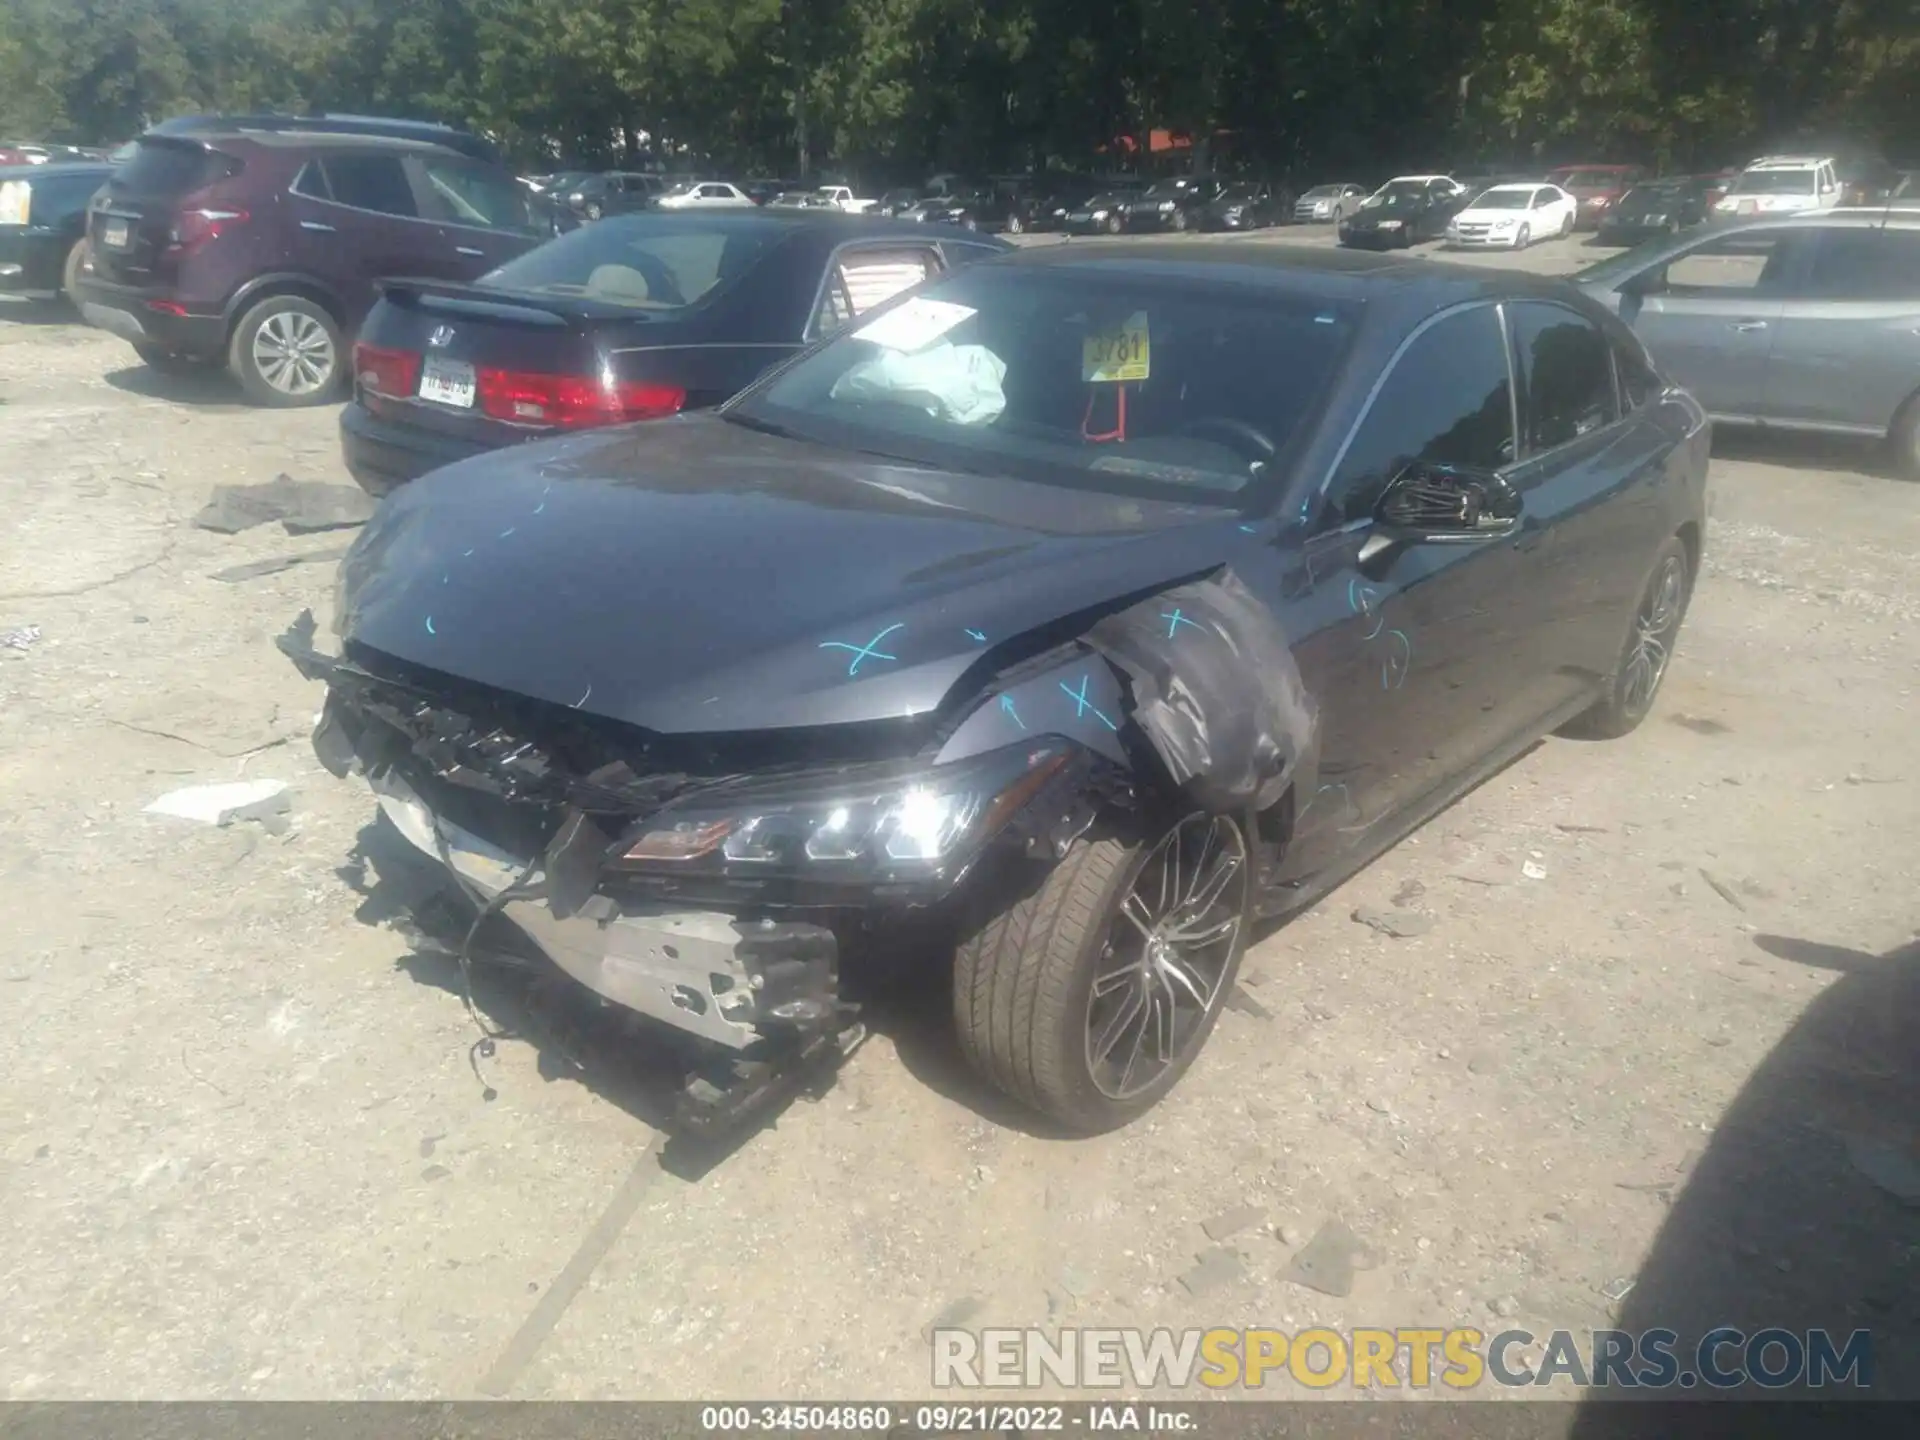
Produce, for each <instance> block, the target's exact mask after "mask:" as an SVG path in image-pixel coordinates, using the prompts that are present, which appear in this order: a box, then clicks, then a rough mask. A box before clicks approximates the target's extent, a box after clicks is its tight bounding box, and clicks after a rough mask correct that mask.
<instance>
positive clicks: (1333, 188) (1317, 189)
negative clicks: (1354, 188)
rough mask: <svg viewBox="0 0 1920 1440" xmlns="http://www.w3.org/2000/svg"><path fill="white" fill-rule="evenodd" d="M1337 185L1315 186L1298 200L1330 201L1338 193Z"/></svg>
mask: <svg viewBox="0 0 1920 1440" xmlns="http://www.w3.org/2000/svg"><path fill="white" fill-rule="evenodd" d="M1340 189H1341V187H1340V186H1338V185H1316V186H1314V187H1313V189H1311V190H1309V191H1307V193H1306V194H1304V195H1302V196H1301V197H1300V198H1301V199H1302V200H1331V199H1332V198H1333V197H1334V196H1336V195H1338V194H1339V193H1340Z"/></svg>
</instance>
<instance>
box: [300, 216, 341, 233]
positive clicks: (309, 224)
mask: <svg viewBox="0 0 1920 1440" xmlns="http://www.w3.org/2000/svg"><path fill="white" fill-rule="evenodd" d="M300 228H301V229H302V230H318V231H319V232H320V233H321V234H322V235H331V234H333V233H334V229H333V226H331V225H324V224H322V223H321V222H320V221H318V220H302V221H301V222H300Z"/></svg>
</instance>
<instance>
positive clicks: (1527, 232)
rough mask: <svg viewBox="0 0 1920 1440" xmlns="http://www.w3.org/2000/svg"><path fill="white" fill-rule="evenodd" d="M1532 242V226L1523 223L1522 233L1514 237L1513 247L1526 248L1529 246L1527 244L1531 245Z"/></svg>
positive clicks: (1517, 248)
mask: <svg viewBox="0 0 1920 1440" xmlns="http://www.w3.org/2000/svg"><path fill="white" fill-rule="evenodd" d="M1532 243H1533V230H1532V227H1530V226H1527V225H1522V226H1521V227H1520V233H1519V234H1518V235H1515V236H1514V237H1513V248H1514V249H1516V250H1524V249H1526V248H1527V246H1529V245H1531V244H1532Z"/></svg>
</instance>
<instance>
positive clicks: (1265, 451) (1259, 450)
mask: <svg viewBox="0 0 1920 1440" xmlns="http://www.w3.org/2000/svg"><path fill="white" fill-rule="evenodd" d="M1176 433H1177V434H1181V435H1191V436H1193V437H1194V438H1195V439H1197V440H1207V439H1213V440H1218V441H1219V442H1220V443H1221V444H1223V445H1226V446H1228V447H1229V448H1230V449H1233V450H1236V451H1238V452H1239V453H1240V454H1242V455H1245V456H1246V457H1247V458H1248V459H1249V460H1251V461H1253V462H1254V463H1255V464H1266V463H1267V462H1269V461H1271V460H1272V459H1273V457H1274V456H1275V455H1276V454H1278V453H1279V447H1278V446H1276V445H1275V444H1274V443H1273V437H1272V436H1270V435H1268V434H1267V432H1266V431H1264V430H1262V429H1260V428H1258V427H1257V426H1254V425H1249V424H1248V423H1247V422H1246V421H1244V420H1234V419H1230V418H1229V417H1227V416H1225V415H1210V416H1208V417H1207V418H1206V419H1204V420H1192V421H1189V422H1188V423H1187V424H1185V425H1182V426H1181V427H1180V429H1179V430H1178V431H1177V432H1176Z"/></svg>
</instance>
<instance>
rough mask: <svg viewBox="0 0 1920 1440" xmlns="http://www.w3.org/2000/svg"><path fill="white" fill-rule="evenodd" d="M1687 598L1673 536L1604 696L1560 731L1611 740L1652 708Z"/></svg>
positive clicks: (1682, 548)
mask: <svg viewBox="0 0 1920 1440" xmlns="http://www.w3.org/2000/svg"><path fill="white" fill-rule="evenodd" d="M1692 598H1693V562H1692V557H1691V556H1690V555H1689V554H1688V552H1687V547H1686V544H1685V542H1684V541H1682V540H1681V539H1680V537H1679V536H1678V535H1675V536H1673V537H1672V538H1670V539H1669V540H1668V541H1667V543H1666V544H1665V545H1663V546H1661V548H1660V555H1659V558H1657V559H1656V560H1655V561H1654V563H1653V573H1652V575H1650V576H1649V577H1648V579H1647V584H1646V588H1645V589H1644V590H1643V591H1642V592H1641V595H1640V603H1639V605H1638V606H1637V607H1636V608H1635V610H1634V612H1633V623H1632V624H1631V625H1630V626H1629V627H1628V630H1627V643H1626V648H1625V649H1624V650H1623V651H1622V652H1621V656H1620V663H1619V665H1618V666H1616V667H1615V673H1614V677H1613V684H1612V688H1611V689H1609V690H1608V692H1607V695H1606V698H1605V699H1603V700H1601V702H1600V703H1599V704H1598V705H1595V706H1594V707H1593V708H1592V709H1591V710H1588V711H1587V712H1585V713H1584V714H1582V715H1580V716H1578V717H1577V718H1576V719H1574V720H1573V722H1572V723H1571V724H1569V725H1568V726H1567V727H1566V729H1565V731H1564V733H1565V734H1568V735H1572V736H1576V737H1579V738H1581V739H1586V740H1617V739H1619V738H1620V737H1621V736H1623V735H1628V734H1631V733H1632V732H1633V731H1634V730H1636V729H1638V728H1639V726H1640V722H1641V721H1642V720H1645V719H1646V718H1647V712H1648V711H1650V710H1652V709H1653V701H1654V697H1655V696H1656V695H1658V694H1659V693H1660V682H1661V681H1662V680H1664V679H1666V676H1667V663H1668V661H1669V660H1671V659H1672V657H1673V645H1674V641H1676V640H1677V639H1678V638H1679V636H1680V622H1681V621H1682V620H1684V619H1685V618H1686V614H1687V603H1688V601H1690V600H1691V599H1692Z"/></svg>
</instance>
